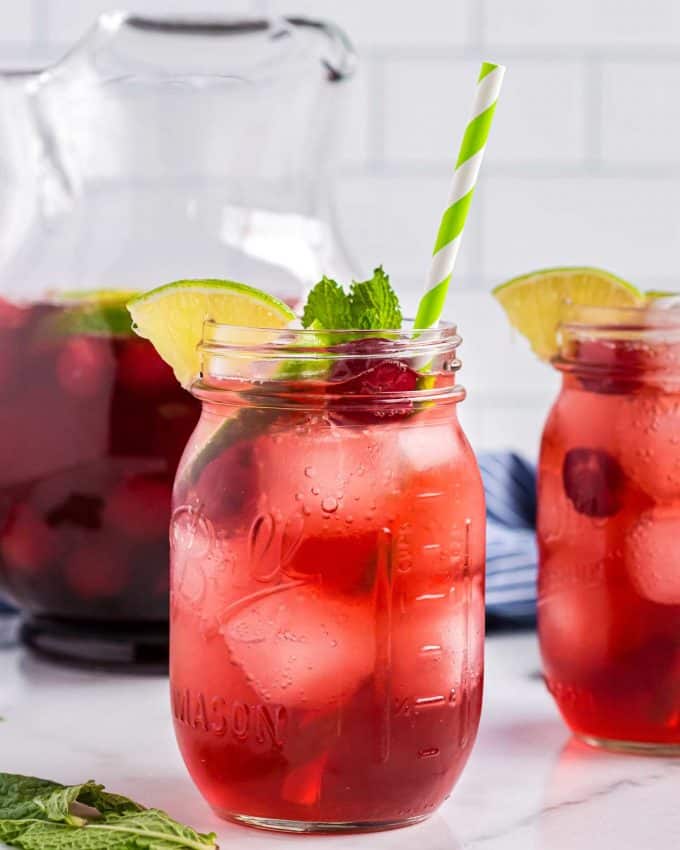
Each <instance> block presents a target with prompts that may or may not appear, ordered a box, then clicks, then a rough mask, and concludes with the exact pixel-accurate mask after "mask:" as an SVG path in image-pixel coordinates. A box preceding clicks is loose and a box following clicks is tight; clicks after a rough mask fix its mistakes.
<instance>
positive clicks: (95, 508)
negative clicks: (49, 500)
mask: <svg viewBox="0 0 680 850" xmlns="http://www.w3.org/2000/svg"><path fill="white" fill-rule="evenodd" d="M103 507H104V500H103V498H102V497H101V496H97V495H93V494H90V493H69V495H68V496H67V497H66V499H65V500H64V501H63V502H62V503H61V504H60V505H57V506H56V507H54V508H53V509H52V510H51V511H50V512H49V513H48V514H47V522H48V523H49V524H50V525H64V524H70V525H74V526H78V527H80V528H89V529H96V528H99V527H100V526H101V512H102V508H103Z"/></svg>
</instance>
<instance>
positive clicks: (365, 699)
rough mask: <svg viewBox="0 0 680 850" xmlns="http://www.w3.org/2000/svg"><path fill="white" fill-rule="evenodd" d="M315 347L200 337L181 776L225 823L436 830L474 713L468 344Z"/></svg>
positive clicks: (180, 593)
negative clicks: (463, 410)
mask: <svg viewBox="0 0 680 850" xmlns="http://www.w3.org/2000/svg"><path fill="white" fill-rule="evenodd" d="M323 333H324V336H323V337H320V336H318V335H317V334H316V333H313V332H311V331H271V330H262V331H253V330H252V329H247V330H245V331H244V330H243V329H239V328H232V327H226V326H219V325H214V324H211V323H207V324H206V326H205V332H204V338H203V342H202V345H201V349H202V358H203V373H202V375H203V376H202V378H201V379H200V380H199V381H198V382H197V383H196V384H195V386H194V388H193V392H194V395H195V396H196V397H197V398H198V399H200V401H201V403H202V414H201V419H200V422H199V424H198V426H197V428H196V430H195V432H194V434H193V436H192V438H191V440H190V441H189V444H188V446H187V449H186V451H185V453H184V456H183V460H182V461H181V463H180V467H179V469H178V473H177V478H176V483H175V489H174V497H173V515H172V523H171V564H172V568H171V689H172V709H173V715H174V722H175V729H176V734H177V739H178V742H179V746H180V749H181V752H182V755H183V757H184V760H185V762H186V764H187V767H188V769H189V771H190V773H191V775H192V777H193V779H194V781H195V783H196V785H197V786H198V788H199V790H200V791H201V793H202V794H203V795H204V796H205V798H206V799H207V801H208V802H209V803H210V805H211V806H212V807H213V809H214V810H215V811H216V812H217V813H218V814H219V815H221V816H223V817H225V818H230V819H233V820H237V821H240V822H244V823H246V824H250V825H252V826H258V827H264V828H269V829H280V830H291V831H299V832H302V831H333V830H354V829H356V830H362V829H380V828H389V827H395V826H401V825H404V824H407V823H411V822H415V821H418V820H421V819H423V818H425V817H427V816H428V815H430V814H431V813H432V812H433V811H435V810H436V809H437V807H438V806H439V805H440V804H441V803H442V802H443V800H444V799H446V797H447V796H448V795H449V793H450V791H451V789H452V787H453V785H454V783H455V781H456V779H457V778H458V776H459V774H460V772H461V771H462V769H463V766H464V765H465V762H466V761H467V758H468V756H469V753H470V750H471V748H472V745H473V742H474V739H475V734H476V731H477V725H478V722H479V714H480V708H481V699H482V674H483V633H484V530H485V516H484V496H483V490H482V484H481V480H480V475H479V471H478V468H477V463H476V461H475V457H474V455H473V453H472V450H471V448H470V445H469V444H468V441H467V439H466V437H465V435H464V434H463V431H462V430H461V427H460V424H459V422H458V417H457V406H458V403H459V402H461V401H462V400H463V398H464V395H465V393H464V390H463V389H462V387H460V386H459V385H458V384H457V383H456V372H457V370H458V368H459V365H460V363H459V361H458V359H457V358H456V349H457V346H458V344H459V342H460V338H459V337H458V335H457V333H456V329H455V327H454V326H452V325H441V326H440V327H439V328H437V329H434V330H429V331H419V332H417V333H414V332H413V330H412V328H409V329H407V330H405V331H384V332H381V331H365V332H354V331H353V332H346V331H335V332H330V333H327V332H323ZM377 337H379V338H377Z"/></svg>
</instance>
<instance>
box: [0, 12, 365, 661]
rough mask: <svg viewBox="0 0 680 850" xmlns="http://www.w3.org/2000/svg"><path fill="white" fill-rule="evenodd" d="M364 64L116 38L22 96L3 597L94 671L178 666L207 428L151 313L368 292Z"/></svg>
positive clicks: (2, 467) (286, 38)
mask: <svg viewBox="0 0 680 850" xmlns="http://www.w3.org/2000/svg"><path fill="white" fill-rule="evenodd" d="M354 64H355V56H354V53H353V51H352V48H351V46H350V45H349V43H348V41H347V39H346V38H345V36H344V35H343V33H342V32H340V31H339V30H337V29H336V28H335V27H333V26H331V25H329V24H326V23H321V22H318V21H312V20H307V19H303V18H290V19H284V18H256V17H239V18H231V19H220V20H207V19H205V18H200V19H199V18H194V19H182V20H173V19H168V18H162V19H161V18H153V19H151V18H142V17H138V16H133V15H129V14H127V13H122V12H115V13H108V14H105V15H103V16H101V17H100V18H99V20H98V22H97V24H96V25H95V26H94V27H93V29H92V30H91V31H90V32H89V33H88V35H87V36H86V37H85V38H84V40H83V41H81V42H80V43H79V44H77V45H76V47H75V48H74V49H73V50H71V51H70V52H69V53H68V54H67V55H66V56H65V57H64V58H63V59H62V60H61V61H59V62H58V63H57V64H56V65H54V66H53V67H51V68H49V69H47V70H44V71H41V72H36V73H22V74H14V75H6V76H5V77H3V78H0V140H1V142H2V143H1V144H0V152H1V153H0V179H1V180H2V182H3V184H4V189H3V205H2V207H0V224H1V226H0V595H5V596H6V597H8V598H10V599H11V600H12V601H13V602H14V603H15V604H17V605H18V606H19V607H20V608H21V609H22V612H23V617H24V621H23V629H22V634H23V638H24V640H25V641H26V642H27V643H28V644H30V645H31V646H32V647H33V648H34V649H37V650H38V651H41V652H43V653H44V654H48V655H50V656H52V657H58V658H60V659H64V660H69V661H72V662H85V663H93V662H94V663H97V664H103V665H110V666H125V665H131V664H134V665H139V664H141V665H146V666H151V667H163V666H164V665H165V664H166V663H167V607H168V600H167V591H168V588H167V584H168V578H167V575H168V544H167V528H168V523H169V511H170V493H171V484H172V479H173V476H174V472H175V468H176V466H177V463H178V460H179V457H180V454H181V451H182V448H183V446H184V444H185V442H186V439H187V438H188V436H189V434H190V433H191V432H192V430H193V428H194V425H195V423H196V420H197V418H198V405H197V402H196V401H195V400H194V399H193V398H192V397H191V396H190V395H189V394H188V393H185V392H184V391H183V390H181V389H180V388H179V387H178V386H177V384H176V382H175V381H174V378H173V376H172V374H171V372H170V370H169V369H168V368H167V367H166V366H165V364H164V363H162V361H160V359H159V358H158V357H157V355H156V354H155V351H154V350H153V349H152V348H151V347H150V345H149V344H148V343H147V342H146V341H145V340H141V339H138V338H136V337H134V336H133V335H132V333H131V328H130V322H129V317H128V314H127V311H126V309H125V303H126V301H127V300H128V299H129V297H130V294H131V293H134V292H136V291H139V290H144V289H149V288H151V287H153V286H156V285H158V284H161V283H164V282H168V281H171V280H176V279H181V278H202V277H222V278H230V279H236V280H243V281H245V282H248V283H250V284H252V285H255V286H258V287H261V288H265V289H268V290H269V291H271V292H273V293H274V294H276V295H278V296H279V297H281V298H283V299H285V300H286V301H288V302H289V303H295V302H297V301H298V300H299V298H300V296H301V294H302V291H303V289H304V288H305V286H307V285H308V284H311V283H313V282H315V281H316V280H317V279H319V277H320V276H321V275H322V274H331V275H338V276H342V277H345V278H346V277H347V275H348V270H347V263H346V261H345V259H344V252H343V250H342V249H341V248H340V247H339V241H338V239H337V238H335V236H334V232H333V226H332V210H331V205H330V203H329V195H328V192H327V186H326V183H325V181H324V179H323V177H324V171H325V166H326V165H327V162H328V160H329V146H330V142H331V140H332V139H333V138H335V135H336V134H335V132H334V130H333V127H332V119H333V118H334V114H335V112H336V106H337V103H336V101H337V98H338V96H339V93H340V91H341V90H342V89H343V88H344V87H343V86H339V85H337V84H338V83H340V82H341V81H343V80H345V79H347V78H349V77H351V75H352V71H353V68H354Z"/></svg>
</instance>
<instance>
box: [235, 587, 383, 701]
mask: <svg viewBox="0 0 680 850" xmlns="http://www.w3.org/2000/svg"><path fill="white" fill-rule="evenodd" d="M220 633H221V634H222V636H223V638H224V641H225V643H226V645H227V648H228V650H229V653H230V655H231V657H232V659H233V661H234V662H235V663H236V664H237V665H238V666H239V667H240V668H241V669H242V671H243V673H244V675H245V676H246V677H247V679H248V680H249V681H250V682H251V683H252V686H253V687H254V688H255V690H256V691H257V692H258V693H259V695H260V696H261V698H262V699H263V700H265V701H267V702H273V703H283V704H285V705H297V706H300V707H306V708H309V709H317V710H326V709H328V708H329V707H331V706H333V705H335V704H337V703H339V702H341V701H343V700H345V699H347V698H348V697H350V696H351V695H352V694H353V693H354V692H355V691H356V690H357V689H358V688H359V686H360V685H361V682H362V681H363V680H364V679H365V678H366V677H368V676H369V675H370V674H371V672H372V670H373V667H374V663H375V636H374V617H373V609H372V607H371V605H369V604H366V602H365V601H364V602H363V604H360V603H355V604H352V603H351V602H347V601H343V600H342V599H340V598H338V597H332V596H328V595H325V594H323V592H322V591H321V590H320V589H319V588H318V587H317V586H314V585H311V584H304V583H302V582H295V581H291V582H284V583H282V584H280V585H278V586H276V587H274V588H271V589H269V590H267V591H263V592H260V593H254V594H252V595H251V596H250V597H246V598H244V599H242V600H240V602H239V604H238V605H237V606H235V607H233V608H232V611H231V612H229V613H228V614H227V615H226V616H224V617H223V619H222V624H221V627H220Z"/></svg>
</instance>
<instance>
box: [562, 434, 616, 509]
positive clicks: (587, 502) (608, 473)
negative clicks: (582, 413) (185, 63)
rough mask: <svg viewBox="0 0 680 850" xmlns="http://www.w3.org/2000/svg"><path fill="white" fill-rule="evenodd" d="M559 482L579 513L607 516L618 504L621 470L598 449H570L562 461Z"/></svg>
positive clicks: (612, 459) (613, 459) (609, 456)
mask: <svg viewBox="0 0 680 850" xmlns="http://www.w3.org/2000/svg"><path fill="white" fill-rule="evenodd" d="M562 482H563V484H564V490H565V492H566V494H567V496H568V497H569V499H570V500H571V502H572V504H573V505H574V508H575V509H576V510H577V511H578V512H579V513H580V514H585V515H586V516H591V517H608V516H613V515H614V514H615V513H617V512H618V511H619V510H620V508H621V497H622V489H623V485H624V474H623V470H622V469H621V467H620V466H619V463H618V461H617V460H616V459H615V458H613V457H612V456H611V455H610V454H608V453H607V452H605V451H603V450H602V449H587V448H578V449H570V450H569V451H568V452H567V454H566V455H565V457H564V463H563V465H562Z"/></svg>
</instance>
